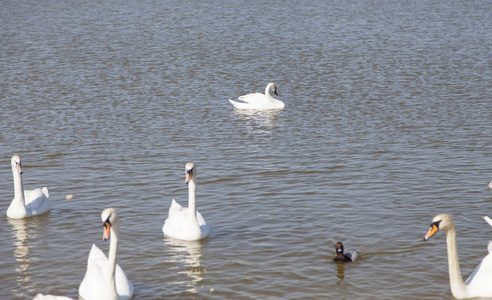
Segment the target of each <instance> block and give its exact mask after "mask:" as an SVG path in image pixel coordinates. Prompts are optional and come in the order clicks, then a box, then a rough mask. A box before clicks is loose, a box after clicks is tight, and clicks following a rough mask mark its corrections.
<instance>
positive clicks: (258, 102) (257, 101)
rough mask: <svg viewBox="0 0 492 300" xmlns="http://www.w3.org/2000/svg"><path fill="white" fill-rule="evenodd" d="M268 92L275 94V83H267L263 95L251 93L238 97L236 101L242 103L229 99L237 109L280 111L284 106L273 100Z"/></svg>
mask: <svg viewBox="0 0 492 300" xmlns="http://www.w3.org/2000/svg"><path fill="white" fill-rule="evenodd" d="M270 91H272V92H274V93H275V95H277V96H278V94H277V88H276V87H275V83H273V82H271V83H269V84H268V85H267V86H266V88H265V94H261V93H253V94H248V95H244V96H240V97H239V98H238V100H241V101H242V102H237V101H233V100H230V99H229V102H231V104H232V105H234V107H235V108H237V109H282V108H284V107H285V104H284V103H283V102H282V101H280V100H277V99H275V98H273V97H272V96H271V95H270Z"/></svg>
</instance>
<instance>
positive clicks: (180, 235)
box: [162, 163, 210, 241]
mask: <svg viewBox="0 0 492 300" xmlns="http://www.w3.org/2000/svg"><path fill="white" fill-rule="evenodd" d="M185 174H186V175H185V183H187V184H188V207H181V205H179V203H177V202H176V200H174V199H173V201H172V203H171V207H170V208H169V214H168V217H167V219H166V221H165V222H164V226H162V232H164V234H165V235H167V236H169V237H172V238H175V239H179V240H184V241H197V240H201V239H204V238H206V237H207V236H208V234H209V233H210V227H209V226H208V225H207V222H205V219H204V218H203V216H202V214H201V213H200V212H199V211H197V209H196V198H195V189H196V168H195V165H194V164H193V163H187V164H186V166H185Z"/></svg>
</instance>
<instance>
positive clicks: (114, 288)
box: [79, 208, 133, 300]
mask: <svg viewBox="0 0 492 300" xmlns="http://www.w3.org/2000/svg"><path fill="white" fill-rule="evenodd" d="M101 219H102V221H103V223H104V233H103V239H104V240H107V239H110V245H109V258H108V257H106V255H104V253H103V252H102V251H101V249H99V248H98V247H97V246H96V245H94V244H93V245H92V249H91V252H90V253H89V258H88V260H87V271H86V273H85V276H84V279H83V280H82V282H81V283H80V286H79V296H80V297H81V298H83V299H84V300H92V299H101V300H103V299H104V300H113V299H130V298H131V297H132V296H133V284H132V283H131V281H130V280H128V278H127V277H126V275H125V272H123V270H122V269H121V267H120V265H118V264H116V255H117V253H118V233H119V227H120V222H119V220H118V214H117V213H116V210H115V209H114V208H106V209H105V210H103V212H102V214H101Z"/></svg>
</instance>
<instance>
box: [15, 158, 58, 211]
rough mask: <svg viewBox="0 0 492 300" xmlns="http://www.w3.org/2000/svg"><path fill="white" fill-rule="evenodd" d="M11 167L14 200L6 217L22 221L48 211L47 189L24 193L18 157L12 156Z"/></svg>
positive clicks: (48, 195)
mask: <svg viewBox="0 0 492 300" xmlns="http://www.w3.org/2000/svg"><path fill="white" fill-rule="evenodd" d="M11 165H12V174H13V175H14V200H12V203H10V206H9V208H8V209H7V217H9V218H12V219H23V218H27V217H32V216H37V215H41V214H44V213H46V212H48V211H50V209H51V208H50V201H49V197H50V194H49V192H48V188H47V187H43V188H42V189H40V188H38V189H34V190H27V191H24V186H23V184H22V176H21V175H22V166H21V158H20V156H18V155H14V156H12V159H11Z"/></svg>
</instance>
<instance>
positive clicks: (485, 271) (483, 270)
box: [465, 242, 492, 297]
mask: <svg viewBox="0 0 492 300" xmlns="http://www.w3.org/2000/svg"><path fill="white" fill-rule="evenodd" d="M488 250H489V254H488V255H487V256H485V257H484V258H483V259H482V261H481V262H480V264H479V265H478V266H477V267H476V268H475V270H474V271H473V273H472V274H471V275H470V277H469V278H468V279H467V280H466V282H465V285H466V286H467V289H468V291H469V293H470V296H472V297H492V284H491V283H492V253H490V252H492V251H491V250H492V242H489V245H488Z"/></svg>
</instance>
